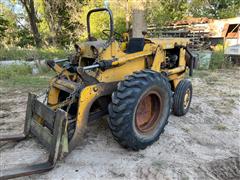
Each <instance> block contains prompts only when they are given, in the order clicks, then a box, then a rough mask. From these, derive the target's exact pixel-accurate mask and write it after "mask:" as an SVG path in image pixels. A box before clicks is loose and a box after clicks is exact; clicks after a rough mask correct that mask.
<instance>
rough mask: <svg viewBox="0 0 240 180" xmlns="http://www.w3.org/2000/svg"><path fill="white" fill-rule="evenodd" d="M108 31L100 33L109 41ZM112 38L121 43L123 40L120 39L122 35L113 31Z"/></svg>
mask: <svg viewBox="0 0 240 180" xmlns="http://www.w3.org/2000/svg"><path fill="white" fill-rule="evenodd" d="M110 32H111V31H110V30H109V29H104V30H102V33H103V34H104V35H105V36H106V37H107V38H108V39H109V38H110ZM113 36H115V39H116V40H117V41H122V40H123V38H122V35H121V34H120V33H118V32H116V31H113ZM103 39H104V38H103Z"/></svg>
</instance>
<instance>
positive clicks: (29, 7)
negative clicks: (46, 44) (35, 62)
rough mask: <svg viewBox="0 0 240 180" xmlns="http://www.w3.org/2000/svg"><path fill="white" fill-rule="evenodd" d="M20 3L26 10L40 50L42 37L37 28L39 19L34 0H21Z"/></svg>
mask: <svg viewBox="0 0 240 180" xmlns="http://www.w3.org/2000/svg"><path fill="white" fill-rule="evenodd" d="M20 1H21V3H22V4H23V6H24V7H25V9H26V12H27V15H28V18H29V22H30V26H31V30H32V33H33V38H34V41H35V44H36V47H37V48H40V47H41V37H40V34H39V31H38V27H37V17H36V11H35V7H34V0H20Z"/></svg>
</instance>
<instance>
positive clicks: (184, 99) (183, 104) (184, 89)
mask: <svg viewBox="0 0 240 180" xmlns="http://www.w3.org/2000/svg"><path fill="white" fill-rule="evenodd" d="M191 101H192V83H191V81H189V80H187V79H184V80H181V81H180V82H179V84H178V85H177V88H176V91H175V93H174V96H173V114H174V115H176V116H184V115H185V114H186V113H187V112H188V110H189V107H190V104H191Z"/></svg>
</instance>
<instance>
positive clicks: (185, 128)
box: [181, 127, 190, 133]
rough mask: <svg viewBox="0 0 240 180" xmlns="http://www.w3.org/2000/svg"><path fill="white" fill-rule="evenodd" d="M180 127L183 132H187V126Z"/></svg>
mask: <svg viewBox="0 0 240 180" xmlns="http://www.w3.org/2000/svg"><path fill="white" fill-rule="evenodd" d="M181 129H182V130H183V131H184V132H186V133H189V132H190V129H189V128H187V127H182V128H181Z"/></svg>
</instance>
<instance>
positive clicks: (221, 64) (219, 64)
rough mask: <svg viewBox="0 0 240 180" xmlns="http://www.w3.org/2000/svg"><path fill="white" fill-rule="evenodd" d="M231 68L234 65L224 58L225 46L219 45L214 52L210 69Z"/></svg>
mask: <svg viewBox="0 0 240 180" xmlns="http://www.w3.org/2000/svg"><path fill="white" fill-rule="evenodd" d="M229 67H232V65H231V62H229V61H227V59H226V58H225V56H224V50H223V45H221V44H218V45H217V46H216V47H215V49H214V50H213V53H212V57H211V61H210V65H209V69H222V68H229Z"/></svg>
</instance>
